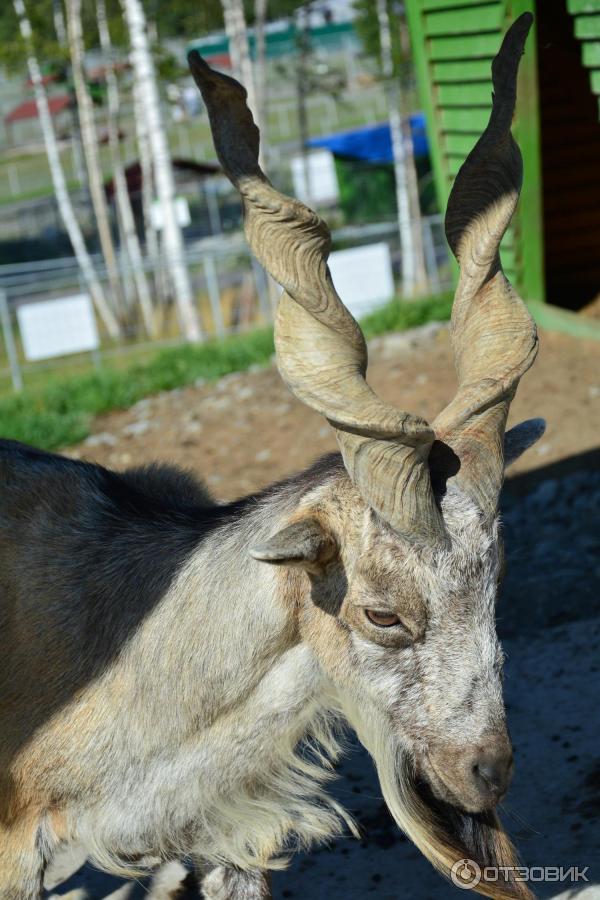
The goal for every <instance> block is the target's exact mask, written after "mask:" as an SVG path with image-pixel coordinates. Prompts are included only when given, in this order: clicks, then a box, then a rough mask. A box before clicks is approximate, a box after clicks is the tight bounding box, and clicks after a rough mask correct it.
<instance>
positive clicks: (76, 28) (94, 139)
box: [66, 0, 123, 310]
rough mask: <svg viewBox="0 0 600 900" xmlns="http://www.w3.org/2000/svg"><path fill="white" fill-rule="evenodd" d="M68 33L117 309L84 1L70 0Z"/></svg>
mask: <svg viewBox="0 0 600 900" xmlns="http://www.w3.org/2000/svg"><path fill="white" fill-rule="evenodd" d="M66 10H67V33H68V36H69V51H70V54H71V66H72V73H73V83H74V85H75V95H76V97H77V108H78V110H79V122H80V124H81V140H82V143H83V153H84V156H85V163H86V168H87V174H88V184H89V188H90V197H91V199H92V207H93V209H94V217H95V219H96V227H97V228H98V235H99V237H100V246H101V248H102V255H103V256H104V262H105V264H106V274H107V276H108V283H109V284H110V289H111V292H112V296H113V308H114V309H116V310H121V309H122V306H123V292H122V290H121V282H120V279H119V268H118V265H117V257H116V253H115V245H114V242H113V238H112V234H111V230H110V220H109V214H108V204H107V202H106V194H105V193H104V184H103V181H102V168H101V165H100V156H99V153H98V135H97V132H96V123H95V121H94V108H93V104H92V98H91V97H90V94H89V91H88V87H87V83H86V80H85V71H84V59H83V56H84V48H83V32H82V26H81V0H67V3H66Z"/></svg>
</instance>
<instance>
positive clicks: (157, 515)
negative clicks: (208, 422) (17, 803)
mask: <svg viewBox="0 0 600 900" xmlns="http://www.w3.org/2000/svg"><path fill="white" fill-rule="evenodd" d="M340 470H343V464H342V463H341V459H340V457H339V455H338V454H332V455H330V456H328V457H324V458H323V459H321V460H318V461H317V462H316V463H315V464H314V466H312V467H311V468H310V469H308V470H307V471H306V472H304V473H301V474H300V475H297V476H294V477H292V478H289V479H287V480H285V481H283V482H280V483H279V484H277V485H272V486H271V487H269V488H267V489H266V490H264V491H262V492H261V493H259V494H255V495H251V496H248V497H245V498H242V499H241V500H236V501H234V502H232V503H227V504H222V505H219V504H217V503H215V502H214V501H213V500H212V499H211V498H210V496H209V494H208V492H207V491H206V489H205V488H204V486H203V485H202V484H201V483H200V482H198V481H197V480H196V479H195V478H194V477H193V476H192V475H190V474H188V473H186V472H182V471H180V470H178V469H176V468H173V467H170V466H164V465H150V466H146V467H143V468H137V469H130V470H129V471H126V472H122V473H116V472H112V471H109V470H108V469H105V468H103V467H102V466H99V465H95V464H92V463H87V462H81V461H78V460H71V459H68V458H66V457H64V456H59V455H57V454H53V453H46V452H43V451H40V450H36V449H34V448H32V447H28V446H26V445H24V444H19V443H17V442H15V441H6V440H4V441H3V440H0V650H2V654H1V656H2V658H0V732H3V735H2V740H1V741H0V768H1V767H2V765H4V766H6V765H7V764H8V760H9V759H10V757H11V756H12V754H13V753H16V752H17V751H18V744H19V743H20V741H21V740H22V739H23V734H27V733H28V734H32V733H33V732H34V731H35V730H36V729H37V728H38V727H39V726H40V725H41V724H42V723H43V722H44V721H45V720H46V719H47V718H48V717H49V716H51V715H52V714H53V713H54V712H55V711H56V710H58V709H60V707H61V706H63V705H64V704H65V703H67V702H68V701H69V699H70V697H71V696H72V695H73V692H74V691H78V690H79V689H80V688H83V687H84V686H85V685H86V684H88V683H89V682H90V681H92V680H93V679H94V678H96V677H98V676H99V675H100V674H101V672H102V671H104V670H105V669H106V667H107V666H108V665H109V664H110V662H111V660H113V659H114V658H115V657H116V656H117V655H118V654H119V652H120V650H121V648H122V647H123V645H124V644H126V642H127V641H128V640H129V638H130V637H131V636H132V635H133V634H134V633H135V631H136V629H137V628H138V627H139V625H140V624H141V622H142V621H143V619H144V618H145V617H146V616H147V615H149V613H150V612H151V611H152V610H153V609H154V608H155V607H156V605H157V604H158V603H159V601H160V599H161V598H162V597H163V596H164V594H165V593H166V591H167V590H168V588H169V586H170V584H171V583H172V581H173V579H174V578H175V576H176V575H177V573H178V572H179V571H180V569H181V568H182V566H184V565H185V563H186V561H187V560H188V559H189V557H190V555H191V554H192V553H193V552H194V550H196V549H197V548H198V547H199V546H200V545H201V543H202V542H203V540H205V539H206V537H207V536H208V535H209V534H211V533H213V532H214V531H215V529H218V528H220V527H224V526H227V525H228V524H230V525H233V524H234V523H236V522H238V521H239V520H240V519H241V518H243V517H245V516H247V515H248V514H251V512H252V510H253V509H256V507H257V505H258V504H259V503H261V502H267V503H268V501H269V499H271V498H273V499H274V500H275V499H276V498H277V497H278V496H281V497H284V496H286V495H287V497H288V498H290V499H293V498H296V497H297V498H299V497H300V496H302V495H303V494H304V493H306V491H309V490H311V489H312V488H313V487H316V486H317V485H318V484H319V483H321V482H322V481H324V480H325V479H326V478H327V477H328V476H330V475H335V474H336V473H337V472H339V471H340ZM263 522H264V519H263ZM198 600H199V602H202V598H201V597H199V598H198ZM182 627H185V623H182ZM67 671H68V672H69V677H68V678H63V677H62V676H63V673H66V672H67ZM13 728H14V731H13V735H14V738H13V737H11V733H10V732H11V730H12V729H13ZM17 735H20V736H21V737H20V738H17ZM7 754H8V755H7Z"/></svg>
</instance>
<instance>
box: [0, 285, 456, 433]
mask: <svg viewBox="0 0 600 900" xmlns="http://www.w3.org/2000/svg"><path fill="white" fill-rule="evenodd" d="M451 306H452V298H451V296H450V295H449V294H444V295H442V296H439V297H432V298H429V299H427V300H420V301H414V302H410V303H406V302H404V303H403V302H398V301H397V300H394V301H392V302H391V303H390V304H388V305H387V306H386V307H384V308H383V309H381V310H378V311H377V312H375V313H373V314H372V315H370V316H368V317H366V318H365V319H364V320H363V322H362V323H361V324H362V327H363V330H364V333H365V336H366V337H367V338H370V337H374V336H375V335H378V334H383V333H384V332H387V331H404V330H406V329H408V328H414V327H416V326H417V325H423V324H425V323H426V322H431V321H435V320H444V319H448V318H449V316H450V310H451ZM273 352H274V346H273V332H272V330H271V329H262V330H260V331H252V332H249V333H247V334H242V335H236V336H234V337H230V338H227V339H225V340H222V341H210V342H207V343H205V344H200V345H192V344H186V345H184V346H179V347H174V348H171V349H168V350H162V351H161V352H159V353H157V354H156V355H155V356H153V357H151V358H150V359H149V360H145V361H143V362H138V363H136V364H135V365H132V366H130V367H129V368H127V369H125V370H123V369H115V368H110V367H106V368H103V369H102V370H100V371H94V372H89V373H86V374H84V375H79V376H73V375H71V376H70V377H62V378H61V377H57V376H54V377H50V378H48V379H47V382H46V384H45V385H44V386H43V387H38V388H35V389H28V390H25V391H23V392H22V393H20V394H14V395H11V396H7V397H2V398H0V435H1V436H2V437H3V438H12V439H13V440H18V441H24V442H25V443H28V444H35V445H36V446H37V447H41V448H44V449H47V450H52V449H54V448H55V447H61V446H66V445H68V444H74V443H76V442H77V441H81V440H83V439H84V438H85V437H86V436H87V435H88V434H89V431H90V425H91V422H92V419H93V417H94V416H96V415H99V414H100V413H104V412H108V411H109V410H112V409H126V408H127V407H129V406H131V405H132V404H133V403H135V402H136V401H138V400H140V399H141V398H142V397H147V396H149V395H151V394H156V393H158V392H159V391H164V390H171V389H173V388H176V387H181V386H182V385H185V384H190V383H192V382H194V381H196V380H197V379H198V378H203V379H205V380H207V381H213V380H215V379H217V378H221V377H222V376H223V375H227V374H229V373H230V372H241V371H245V370H246V369H248V368H249V367H250V366H252V365H256V364H259V365H266V364H267V363H268V362H269V360H270V358H271V356H272V354H273Z"/></svg>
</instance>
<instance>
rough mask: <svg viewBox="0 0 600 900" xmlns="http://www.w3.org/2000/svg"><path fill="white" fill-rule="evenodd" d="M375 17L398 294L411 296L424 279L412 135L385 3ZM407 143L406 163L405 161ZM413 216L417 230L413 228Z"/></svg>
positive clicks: (380, 3)
mask: <svg viewBox="0 0 600 900" xmlns="http://www.w3.org/2000/svg"><path fill="white" fill-rule="evenodd" d="M377 18H378V22H379V44H380V52H381V73H382V75H383V78H384V89H385V96H386V101H387V107H388V118H389V123H390V133H391V138H392V154H393V157H394V178H395V182H396V205H397V209H398V231H399V234H400V248H401V253H402V294H403V295H404V296H405V297H414V296H415V294H416V293H417V292H418V290H419V288H420V289H423V287H424V280H425V277H426V276H425V263H424V254H423V243H422V237H421V229H420V225H421V221H420V211H419V210H413V209H411V202H410V184H409V176H408V167H409V164H410V161H411V160H412V165H413V168H414V159H412V136H411V134H410V129H409V130H408V134H407V133H406V130H405V127H404V125H403V122H402V116H401V113H400V109H401V98H400V87H399V84H398V82H397V80H396V79H395V78H394V64H393V59H392V36H391V31H390V19H389V14H388V9H387V0H377ZM409 141H410V151H411V153H410V160H409V147H408V145H409ZM415 215H416V218H417V225H418V231H419V233H418V234H417V233H416V232H417V229H416V228H414V227H413V224H414V223H413V219H414V217H415Z"/></svg>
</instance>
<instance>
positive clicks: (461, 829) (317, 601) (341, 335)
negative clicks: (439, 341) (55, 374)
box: [0, 15, 542, 900]
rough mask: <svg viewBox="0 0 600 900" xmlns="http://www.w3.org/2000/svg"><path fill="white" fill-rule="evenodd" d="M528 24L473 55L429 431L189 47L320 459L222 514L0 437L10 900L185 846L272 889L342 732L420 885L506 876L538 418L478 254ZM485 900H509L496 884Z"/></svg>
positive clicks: (183, 487) (513, 182)
mask: <svg viewBox="0 0 600 900" xmlns="http://www.w3.org/2000/svg"><path fill="white" fill-rule="evenodd" d="M530 24H531V17H530V16H527V15H524V16H522V17H521V18H520V19H518V20H517V21H516V22H515V24H514V25H513V26H512V28H511V29H510V31H509V33H508V35H507V36H506V38H505V40H504V43H503V45H502V48H501V50H500V53H499V55H498V57H497V58H496V60H495V61H494V63H493V80H494V89H495V95H494V103H493V110H492V113H491V117H490V121H489V125H488V126H487V128H486V130H485V132H484V134H483V135H482V137H481V139H480V141H479V143H478V144H477V146H476V147H475V149H474V150H473V152H472V153H471V154H470V156H469V157H468V159H467V160H466V162H465V164H464V166H463V168H462V169H461V171H460V173H459V175H458V177H457V179H456V182H455V185H454V188H453V191H452V196H451V198H450V202H449V205H448V213H447V218H446V228H447V235H448V240H449V242H450V245H451V247H452V250H453V252H454V253H455V255H456V257H457V259H458V261H459V264H460V281H459V285H458V290H457V293H456V300H455V304H454V311H453V321H452V340H453V343H454V350H455V355H456V364H457V370H458V382H459V386H458V391H457V394H456V397H455V399H454V400H453V401H452V402H451V403H450V404H449V406H448V407H447V408H446V409H445V410H444V412H442V414H441V415H440V416H439V417H438V418H437V419H436V421H435V422H434V423H433V425H432V426H430V425H428V424H427V422H425V421H424V420H423V419H420V418H418V417H416V416H413V415H410V414H408V413H404V412H399V411H398V410H396V409H395V408H393V407H392V406H389V405H387V404H385V403H383V402H382V401H381V400H380V399H378V397H376V396H375V394H374V393H373V392H372V391H371V389H370V388H369V387H368V386H367V383H366V381H365V372H366V365H367V357H366V349H365V344H364V340H363V336H362V334H361V331H360V329H359V327H358V325H357V324H356V322H355V321H354V320H353V319H352V317H351V316H350V314H349V313H348V312H347V310H346V308H345V307H344V306H343V304H342V302H341V300H340V299H339V297H338V296H337V294H336V293H335V289H334V287H333V285H332V283H331V280H330V277H329V272H328V269H327V262H326V260H327V254H328V248H329V233H328V231H327V228H326V226H325V225H324V223H323V222H322V221H321V220H320V219H319V218H318V217H317V216H316V215H315V214H314V213H313V212H311V211H310V210H309V209H307V208H306V207H305V206H303V205H302V204H301V203H299V202H298V201H296V200H292V199H290V198H288V197H284V196H282V195H281V194H280V193H278V192H277V191H276V190H275V188H273V186H272V185H271V184H270V183H269V182H268V181H267V179H266V178H265V176H264V175H263V173H262V172H261V170H260V169H259V167H258V163H257V157H258V132H257V129H256V128H255V127H254V125H253V122H252V119H251V116H250V113H249V111H248V109H247V107H246V103H245V91H244V90H243V88H242V87H241V86H240V85H239V84H237V82H235V81H234V80H232V79H231V78H228V77H226V76H224V75H220V74H218V73H216V72H213V71H211V69H210V68H209V67H208V66H207V65H206V64H205V63H203V62H202V60H201V59H200V58H199V57H198V55H197V54H192V55H191V57H190V65H191V68H192V72H193V74H194V76H195V78H196V81H197V82H198V84H199V86H200V89H201V91H202V94H203V96H204V100H205V102H206V105H207V107H208V110H209V113H210V118H211V126H212V130H213V135H214V139H215V144H216V148H217V152H218V154H219V157H220V160H221V163H222V165H223V169H224V170H225V172H226V173H227V175H228V176H229V177H230V178H231V180H232V181H233V183H234V184H235V185H236V186H237V188H238V189H239V191H240V194H241V196H242V199H243V204H244V213H245V226H246V233H247V236H248V240H249V242H250V245H251V247H252V249H253V250H254V252H255V254H256V256H257V257H258V258H259V259H260V261H261V262H262V263H263V264H264V265H265V267H266V268H267V269H268V270H269V271H270V272H271V273H272V275H273V277H274V278H275V279H276V280H277V281H278V282H280V283H281V284H282V285H283V286H284V288H285V291H284V293H283V295H282V297H281V300H280V302H279V309H278V313H277V322H276V344H277V356H278V364H279V369H280V371H281V373H282V376H283V377H284V379H285V380H286V382H287V383H288V385H289V386H290V387H291V389H292V390H293V391H294V393H295V394H296V395H297V396H298V397H300V398H301V399H302V400H303V401H304V402H305V403H307V404H308V405H310V406H312V407H313V408H315V409H317V410H319V411H320V412H321V413H323V415H324V416H325V417H326V418H327V419H328V420H329V422H330V423H331V425H332V426H333V428H334V429H335V433H336V436H337V439H338V441H339V445H340V449H341V455H332V456H329V457H326V458H325V459H322V460H320V461H319V462H318V463H317V464H316V465H315V466H313V468H311V469H309V470H308V471H307V472H304V473H303V474H301V475H298V476H296V477H294V478H290V479H289V480H287V481H285V482H282V483H280V484H276V485H274V486H272V487H270V488H268V489H267V490H265V491H263V492H262V493H260V494H257V495H255V496H251V497H246V498H245V499H243V500H239V501H237V502H235V503H230V504H226V505H219V504H217V503H215V502H213V501H212V500H211V499H210V497H209V496H208V495H207V494H206V492H205V490H204V488H203V487H201V486H200V485H199V484H197V483H196V482H195V481H194V480H193V479H191V478H190V477H188V476H187V475H184V474H182V473H181V472H177V471H174V470H171V469H169V468H163V467H150V468H147V469H133V470H131V471H128V472H124V473H121V474H116V473H114V472H110V471H107V470H105V469H103V468H101V467H99V466H95V465H89V464H87V463H84V462H74V461H70V460H67V459H64V458H62V457H60V456H53V455H50V454H47V453H42V452H39V451H37V450H33V449H31V448H28V447H25V446H22V445H19V444H16V443H12V442H10V441H5V442H2V444H1V445H0V446H1V452H0V498H1V505H0V897H1V898H2V900H34V898H38V897H39V895H40V891H41V886H42V878H43V873H44V868H45V866H46V865H47V863H48V861H49V860H50V859H51V858H52V855H53V853H54V851H55V849H56V848H57V847H58V846H59V845H60V844H61V842H66V841H71V840H78V841H80V842H82V843H83V844H84V845H85V846H86V847H87V848H88V850H89V854H90V857H91V858H92V859H93V860H94V862H95V863H96V864H97V865H99V866H101V867H102V868H105V869H107V870H110V871H114V872H125V873H128V872H129V873H135V872H138V871H140V870H143V869H144V868H145V867H149V866H153V865H156V864H157V863H159V862H160V861H161V860H166V859H169V858H173V857H178V856H184V855H185V856H187V857H189V858H191V859H192V860H193V861H194V862H195V863H196V864H197V865H198V869H199V871H200V872H201V873H202V875H203V878H204V881H203V888H202V889H203V891H204V895H205V896H206V897H219V898H230V900H234V898H238V900H240V898H246V900H252V898H255V900H258V898H266V897H268V896H269V888H268V878H267V875H266V872H267V870H268V869H269V868H273V867H276V866H277V865H281V864H282V854H285V853H286V852H288V851H289V850H290V849H291V848H293V847H294V846H295V845H297V844H301V845H305V844H309V843H310V842H312V841H315V840H322V839H326V838H329V837H330V836H332V835H333V834H335V833H336V832H338V831H339V830H340V828H342V827H344V826H345V825H346V824H349V825H350V827H351V828H352V827H353V826H352V823H350V822H349V819H348V816H347V815H346V813H345V812H344V810H343V809H341V808H340V807H339V806H338V805H337V804H336V803H335V802H334V801H333V800H332V799H330V798H328V796H327V795H326V793H325V792H324V790H323V782H324V781H325V780H326V779H327V777H328V763H329V761H330V760H334V759H335V758H336V756H337V754H338V743H337V740H336V734H337V729H338V724H339V723H340V722H341V721H347V722H349V723H350V724H351V725H352V726H353V727H354V728H355V729H356V731H357V733H358V735H359V737H360V740H361V741H362V742H363V743H364V745H365V746H366V747H367V748H368V750H369V751H370V753H371V755H372V756H373V759H374V760H375V764H376V766H377V770H378V773H379V778H380V781H381V787H382V790H383V793H384V796H385V799H386V802H387V804H388V807H389V809H390V811H391V813H392V815H393V816H394V818H395V819H396V821H397V823H398V825H399V826H400V828H402V829H403V830H404V831H405V832H406V834H407V835H409V837H410V838H411V839H412V840H413V841H414V842H415V844H416V845H417V846H418V847H419V848H420V849H421V850H422V852H423V853H424V854H425V855H426V856H427V858H428V859H430V860H431V862H432V863H433V865H434V866H436V867H437V868H438V869H439V870H440V871H441V872H442V873H445V874H448V873H449V870H450V869H451V867H452V866H453V864H454V863H455V862H456V861H457V860H459V859H460V858H462V857H468V858H471V859H472V860H474V861H475V862H477V863H479V864H480V865H482V866H484V865H496V866H507V867H509V866H511V865H514V864H515V863H516V856H515V852H514V850H513V848H512V846H511V844H510V841H509V840H508V838H507V837H506V835H505V833H504V831H503V829H502V826H501V824H500V822H499V820H498V819H497V817H496V815H495V813H494V808H495V807H496V805H497V803H498V801H499V800H500V799H501V798H502V797H503V795H504V793H505V792H506V790H507V787H508V784H509V781H510V777H511V773H512V768H513V761H512V752H511V745H510V740H509V737H508V733H507V730H506V722H505V711H504V705H503V700H502V688H501V672H502V651H501V649H500V646H499V643H498V639H497V636H496V630H495V614H494V606H495V598H496V591H497V585H498V582H499V579H500V578H501V573H502V541H501V537H500V534H499V526H498V518H497V505H498V496H499V492H500V488H501V484H502V478H503V472H504V467H505V465H507V464H508V463H510V462H511V461H512V460H513V459H514V458H516V457H517V456H518V455H519V454H520V453H521V452H522V451H523V450H524V449H526V448H527V447H528V446H530V445H531V444H532V443H533V442H534V440H535V439H537V437H539V435H540V433H541V429H542V426H541V425H540V423H539V422H537V421H535V422H529V423H524V424H523V425H521V426H518V427H517V428H515V429H513V430H512V431H510V432H508V433H507V434H506V435H505V424H506V418H507V413H508V407H509V404H510V402H511V400H512V398H513V396H514V393H515V390H516V388H517V384H518V382H519V378H520V377H521V375H522V374H523V373H524V372H525V371H526V370H527V369H528V368H529V366H530V365H531V363H532V362H533V360H534V357H535V354H536V349H537V338H536V332H535V327H534V325H533V322H532V320H531V318H530V316H529V314H528V312H527V310H526V308H525V306H524V305H523V303H522V302H521V300H520V299H519V298H518V297H517V296H516V294H515V293H514V292H513V290H512V289H511V287H510V285H509V284H508V282H507V280H506V278H505V276H504V274H503V272H502V268H501V265H500V259H499V255H498V247H499V244H500V240H501V238H502V235H503V234H504V232H505V230H506V228H507V226H508V223H509V221H510V218H511V215H512V213H513V210H514V208H515V205H516V203H517V198H518V194H519V189H520V182H521V157H520V153H519V150H518V148H517V146H516V144H515V143H514V141H513V139H512V137H511V134H510V124H511V117H512V113H513V108H514V103H515V85H516V76H517V68H518V62H519V58H520V56H521V53H522V50H523V46H524V42H525V38H526V35H527V32H528V30H529V26H530ZM306 744H309V745H310V747H311V748H312V749H311V751H310V752H303V750H302V748H303V746H305V745H306ZM477 890H479V891H480V892H481V893H483V894H486V895H487V896H490V897H516V896H520V897H526V896H529V894H528V892H527V890H526V889H525V888H524V886H523V885H521V884H519V883H518V882H516V881H514V880H513V879H511V878H510V876H507V877H506V878H505V879H504V880H502V879H501V880H500V881H497V882H493V883H492V882H486V881H485V879H483V880H482V881H481V882H480V883H479V885H478V887H477Z"/></svg>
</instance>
